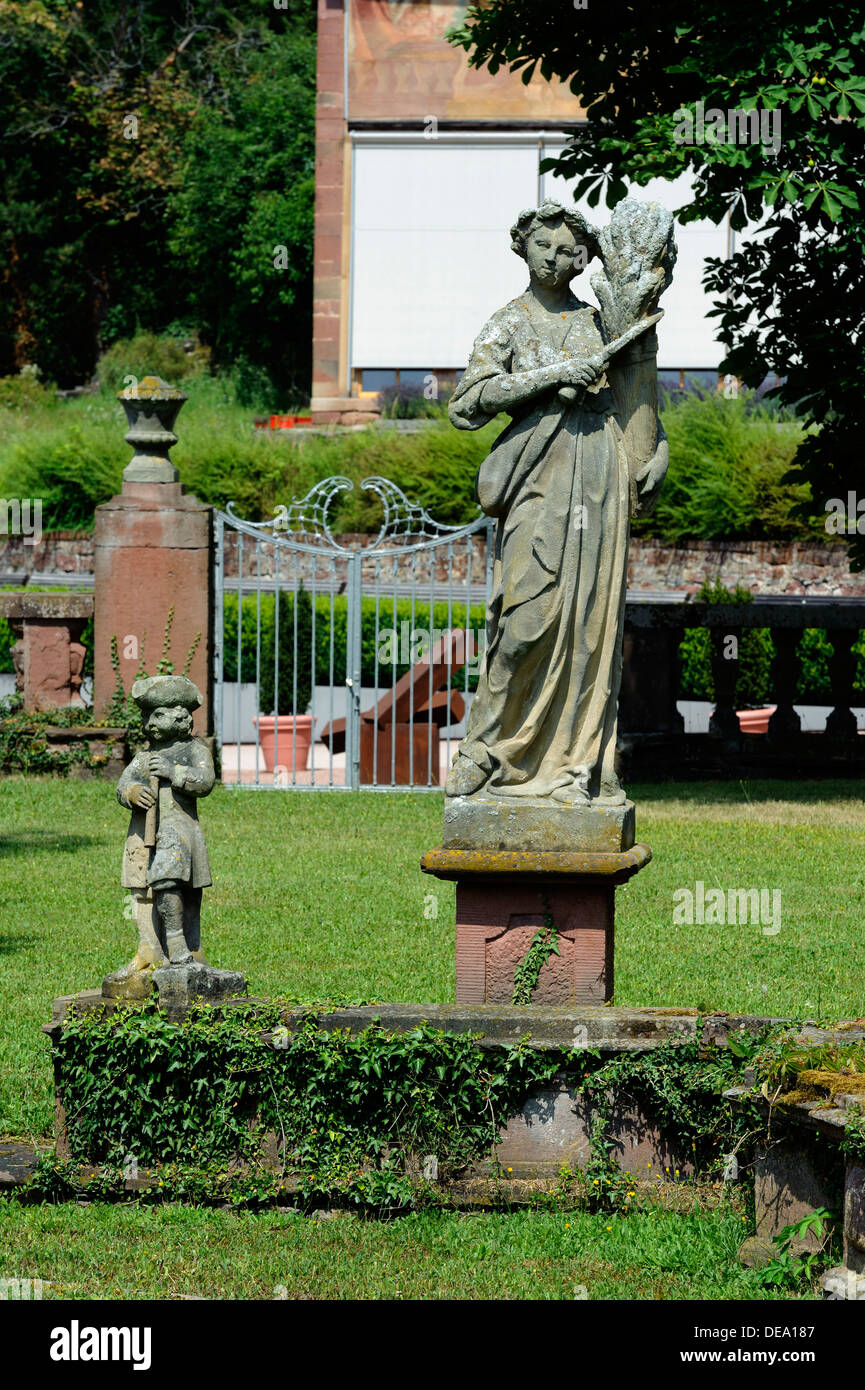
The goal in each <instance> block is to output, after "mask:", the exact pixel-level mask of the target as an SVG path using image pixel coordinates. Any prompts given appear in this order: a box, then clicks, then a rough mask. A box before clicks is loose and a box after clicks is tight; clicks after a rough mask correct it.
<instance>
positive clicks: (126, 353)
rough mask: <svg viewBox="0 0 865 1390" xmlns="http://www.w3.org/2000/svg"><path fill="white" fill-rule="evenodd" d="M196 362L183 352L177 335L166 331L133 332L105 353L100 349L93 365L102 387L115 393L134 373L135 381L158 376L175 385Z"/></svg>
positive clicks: (193, 367)
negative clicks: (132, 336) (100, 353)
mask: <svg viewBox="0 0 865 1390" xmlns="http://www.w3.org/2000/svg"><path fill="white" fill-rule="evenodd" d="M196 365H197V364H196V361H195V359H194V358H193V356H192V354H191V353H186V352H184V350H183V343H182V342H181V341H180V339H179V338H172V337H170V336H169V335H168V334H159V333H136V334H135V337H134V338H119V339H118V340H117V342H116V343H112V345H111V347H110V348H109V349H108V350H107V352H103V354H102V356H101V357H100V358H99V361H98V362H97V364H96V375H97V377H98V378H99V382H100V384H101V385H102V386H103V387H105V388H106V389H107V390H109V391H112V392H117V391H121V390H123V388H124V386H125V385H128V383H127V382H126V381H125V378H126V377H128V376H134V377H135V378H136V379H137V380H140V379H141V378H142V377H145V376H160V377H162V379H163V381H167V382H169V383H170V385H172V386H175V385H176V384H177V382H179V381H181V380H182V379H183V377H185V376H187V375H188V374H189V373H190V372H191V371H194V370H195V369H196Z"/></svg>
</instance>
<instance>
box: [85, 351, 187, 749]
mask: <svg viewBox="0 0 865 1390" xmlns="http://www.w3.org/2000/svg"><path fill="white" fill-rule="evenodd" d="M132 380H133V383H134V384H133V385H132V386H131V387H130V388H129V389H128V390H126V391H121V392H120V394H119V396H118V398H117V399H118V400H119V401H121V402H122V404H123V408H124V410H125V411H126V414H127V417H128V419H129V425H130V428H129V432H128V434H127V435H126V442H127V444H131V445H132V446H133V447H134V449H135V453H134V454H133V456H132V458H131V459H130V461H129V463H128V464H127V465H126V467H125V468H124V470H123V490H122V492H121V493H120V495H119V497H112V499H111V501H110V502H106V503H104V505H103V506H101V507H97V508H96V530H95V536H94V551H93V559H94V582H95V589H96V618H95V633H94V648H95V650H94V677H93V706H94V709H95V710H96V711H97V713H98V714H102V713H103V711H104V708H105V706H106V704H107V703H108V702H109V701H110V699H111V696H112V694H113V692H114V687H115V675H114V671H113V670H112V666H111V641H112V638H116V640H117V650H118V656H119V658H120V675H121V677H122V679H123V685H124V687H125V689H126V691H127V692H128V691H129V689H130V686H131V684H132V681H133V680H134V678H135V675H136V674H137V672H138V670H139V666H140V663H141V661H142V652H143V664H144V667H145V669H146V670H147V671H148V673H149V674H151V675H152V674H153V673H154V672H155V671H156V667H157V663H158V662H159V660H160V657H161V656H162V654H163V653H162V643H163V634H164V633H165V628H166V623H167V622H168V617H169V613H170V612H171V611H172V609H173V614H172V624H171V632H170V653H169V655H170V659H171V661H172V662H173V663H174V667H175V670H178V671H180V670H184V669H186V674H187V675H189V676H190V677H191V679H192V680H193V681H195V684H196V685H197V686H198V687H199V689H200V690H201V692H202V694H203V695H204V704H203V706H202V708H201V709H199V710H197V711H196V714H195V731H196V733H199V734H206V733H209V731H210V728H211V722H212V719H211V717H212V699H211V691H212V686H213V680H212V673H211V611H212V605H211V583H212V577H211V576H212V549H213V541H212V536H213V524H212V508H210V507H208V506H205V505H203V504H202V503H201V502H199V501H198V499H197V498H195V497H191V496H189V495H188V494H187V493H185V492H184V490H183V487H182V486H181V484H180V482H179V479H178V473H177V469H176V468H175V467H174V464H173V463H172V462H171V460H170V458H169V457H168V451H169V449H170V448H171V446H172V445H173V444H176V443H177V435H176V434H175V433H174V422H175V420H176V419H177V414H178V411H179V410H180V408H181V406H182V405H183V402H184V401H185V400H186V397H185V396H184V394H183V392H182V391H179V390H178V389H177V388H176V387H175V386H169V384H168V383H167V382H165V381H162V380H161V379H160V378H159V377H154V376H147V377H143V378H142V380H141V381H138V382H136V381H135V380H134V378H132ZM190 653H192V659H191V663H190V665H189V667H188V669H187V667H186V662H187V657H188V655H189V654H190Z"/></svg>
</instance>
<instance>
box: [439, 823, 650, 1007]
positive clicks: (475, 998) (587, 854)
mask: <svg viewBox="0 0 865 1390" xmlns="http://www.w3.org/2000/svg"><path fill="white" fill-rule="evenodd" d="M650 859H651V850H650V849H649V848H648V846H647V845H641V844H635V845H633V846H632V847H631V848H630V849H628V850H624V851H620V852H618V853H607V852H592V851H583V850H580V851H570V852H566V851H558V852H556V851H543V850H496V851H494V850H466V849H452V848H447V847H442V848H441V849H434V850H429V851H428V852H427V853H426V854H425V855H424V856H423V858H422V859H421V868H422V869H423V871H424V872H425V873H429V874H435V876H436V877H437V878H444V879H452V880H455V882H456V885H457V912H456V916H457V924H456V970H457V1003H458V1004H510V1003H511V1001H512V999H513V993H514V973H515V971H516V968H517V966H518V965H519V964H520V962H521V961H522V960H523V959H524V958H525V956H526V953H527V951H528V949H529V946H530V945H531V942H532V939H533V937H534V936H535V933H536V932H538V931H539V930H540V929H541V928H543V927H544V925H545V922H546V921H547V920H548V919H549V918H552V921H553V923H554V925H555V928H556V931H557V933H558V942H557V944H558V948H559V954H558V955H556V954H555V953H552V954H550V956H549V958H548V959H547V961H546V963H545V964H544V965H543V966H542V968H541V970H540V974H539V976H538V981H537V986H536V988H535V989H534V992H533V994H532V1003H533V1004H551V1005H559V1006H564V1007H574V1006H576V1005H586V1004H605V1003H607V1002H608V1001H609V1000H611V999H612V997H613V926H614V917H615V901H614V900H615V891H616V887H617V886H618V884H620V883H624V882H625V881H626V880H627V879H629V878H631V877H632V876H633V875H634V874H635V873H638V872H639V870H640V869H641V868H642V867H643V865H644V864H647V863H648V862H649V860H650Z"/></svg>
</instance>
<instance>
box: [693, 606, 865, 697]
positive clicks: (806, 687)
mask: <svg viewBox="0 0 865 1390" xmlns="http://www.w3.org/2000/svg"><path fill="white" fill-rule="evenodd" d="M694 597H695V600H697V601H698V602H701V603H717V604H728V603H750V602H752V600H753V595H752V594H751V592H750V591H749V590H748V589H745V588H743V587H742V586H741V585H740V584H737V585H735V586H734V588H732V589H728V588H725V586H724V584H723V583H722V582H721V580H720V579H717V578H716V579H714V580H710V579H707V580H705V581H704V583H703V584H702V585H701V587H700V589H699V590H698V591H697V593H696V594H695V595H694ZM853 651H854V652H855V653H856V658H857V661H856V674H855V676H854V680H853V688H854V690H855V691H856V692H857V693H859V694H861V693H863V692H865V633H860V635H859V637H858V639H857V641H856V642H855V643H854V645H853ZM797 652H798V658H799V678H798V680H797V683H796V697H797V699H798V700H800V701H802V702H803V703H807V702H809V701H812V702H813V701H816V703H818V704H822V703H831V696H832V684H831V681H830V679H829V659H830V657H831V656H832V644H831V642H830V641H829V640H828V638H827V636H826V633H825V632H824V631H823V630H822V629H820V628H810V627H809V628H805V629H804V630H803V632H802V636H801V638H800V640H799V646H798V648H797ZM679 658H680V660H681V662H682V687H681V688H682V695H683V696H684V698H686V699H692V700H714V698H715V682H714V678H713V676H712V636H711V633H710V631H709V629H708V628H706V627H693V628H687V629H686V630H685V637H684V639H683V641H682V642H681V644H680V646H679ZM774 658H775V644H774V642H773V641H772V637H771V634H770V632H769V630H768V628H743V629H742V632H741V634H740V638H739V657H738V661H739V667H738V678H737V681H736V705H737V707H738V708H739V709H741V708H743V707H747V706H749V705H754V706H760V705H765V704H768V703H769V702H770V701H771V699H772V693H773V691H772V662H773V660H774Z"/></svg>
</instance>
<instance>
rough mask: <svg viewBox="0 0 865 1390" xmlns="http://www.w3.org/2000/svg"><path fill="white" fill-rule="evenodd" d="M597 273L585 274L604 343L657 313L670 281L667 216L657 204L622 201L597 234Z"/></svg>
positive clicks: (672, 260)
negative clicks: (598, 312)
mask: <svg viewBox="0 0 865 1390" xmlns="http://www.w3.org/2000/svg"><path fill="white" fill-rule="evenodd" d="M598 243H599V246H600V250H601V259H602V260H603V263H604V264H603V270H597V271H595V273H594V274H593V275H592V276H591V284H592V289H593V290H594V291H595V294H596V295H597V297H598V303H599V305H600V308H601V317H602V319H603V323H604V332H605V334H606V337H607V339H608V341H609V340H610V339H612V338H617V337H618V336H619V335H620V334H621V333H624V332H625V331H626V330H627V329H628V328H630V327H632V325H633V324H635V323H637V322H639V320H640V319H643V318H645V317H646V316H647V315H648V314H652V313H654V312H655V311H656V310H657V307H658V299H659V297H660V295H661V294H662V293H663V291H664V290H665V289H666V288H667V286H668V285H669V283H670V281H671V280H672V277H673V266H674V265H675V262H676V244H675V241H674V240H673V215H672V213H671V212H669V211H668V210H667V209H666V208H662V207H661V206H660V205H659V204H658V203H639V202H637V201H635V200H634V199H633V198H625V199H624V200H623V201H622V202H621V203H619V204H618V205H617V207H615V208H614V209H613V214H612V217H611V219H610V222H609V225H608V226H606V227H603V228H601V229H600V230H599V232H598Z"/></svg>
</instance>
